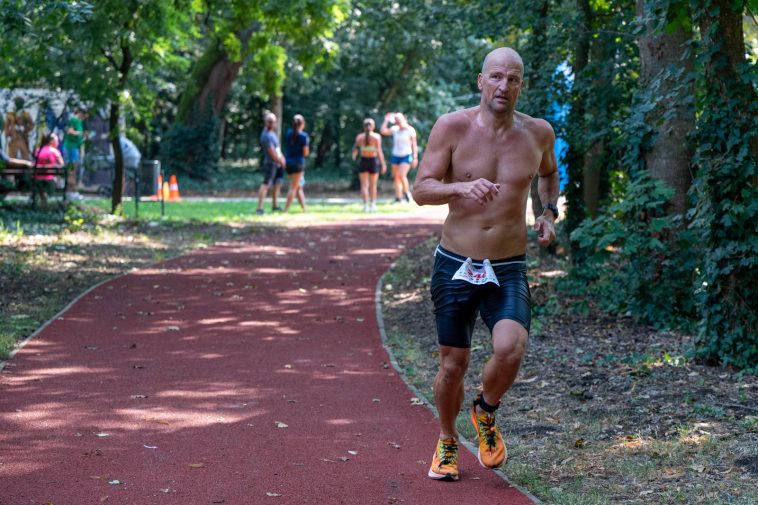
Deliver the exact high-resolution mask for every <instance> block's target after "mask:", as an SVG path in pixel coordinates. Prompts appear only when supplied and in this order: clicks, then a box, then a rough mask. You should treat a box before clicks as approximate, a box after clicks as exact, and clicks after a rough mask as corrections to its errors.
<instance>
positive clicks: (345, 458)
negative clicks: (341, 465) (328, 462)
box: [340, 456, 350, 461]
mask: <svg viewBox="0 0 758 505" xmlns="http://www.w3.org/2000/svg"><path fill="white" fill-rule="evenodd" d="M340 461H350V458H348V457H347V456H342V457H341V458H340Z"/></svg>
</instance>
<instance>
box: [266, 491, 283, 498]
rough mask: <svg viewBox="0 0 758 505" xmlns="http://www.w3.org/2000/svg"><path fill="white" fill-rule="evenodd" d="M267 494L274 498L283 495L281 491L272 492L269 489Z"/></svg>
mask: <svg viewBox="0 0 758 505" xmlns="http://www.w3.org/2000/svg"><path fill="white" fill-rule="evenodd" d="M266 496H270V497H272V498H274V497H277V496H282V495H281V494H279V493H272V492H270V491H269V492H267V493H266Z"/></svg>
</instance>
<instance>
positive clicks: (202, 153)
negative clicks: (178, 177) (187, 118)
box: [161, 116, 221, 180]
mask: <svg viewBox="0 0 758 505" xmlns="http://www.w3.org/2000/svg"><path fill="white" fill-rule="evenodd" d="M218 128H219V121H218V119H217V118H216V117H214V116H209V117H208V118H207V119H206V120H205V121H204V122H202V123H198V124H192V125H185V124H184V123H175V124H174V125H173V126H172V127H171V129H169V131H168V132H166V134H165V136H164V138H163V143H162V144H161V159H162V160H163V165H162V168H163V171H164V172H165V173H166V174H169V173H171V174H187V175H189V176H191V177H194V178H197V179H201V180H207V179H209V178H210V177H211V176H212V175H213V174H214V173H215V172H216V170H217V168H218V160H219V152H220V150H221V147H220V145H219V134H218ZM188 151H191V153H192V156H190V157H187V153H188Z"/></svg>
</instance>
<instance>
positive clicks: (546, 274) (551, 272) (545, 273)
mask: <svg viewBox="0 0 758 505" xmlns="http://www.w3.org/2000/svg"><path fill="white" fill-rule="evenodd" d="M537 273H538V275H539V276H540V277H547V278H548V279H552V278H556V277H564V276H566V275H568V272H566V271H565V270H546V271H539V270H538V271H537Z"/></svg>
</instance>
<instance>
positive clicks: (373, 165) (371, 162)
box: [358, 156, 379, 174]
mask: <svg viewBox="0 0 758 505" xmlns="http://www.w3.org/2000/svg"><path fill="white" fill-rule="evenodd" d="M361 172H368V173H370V174H378V173H379V158H377V157H376V156H375V157H373V158H365V157H363V156H361V161H360V163H359V164H358V173H361Z"/></svg>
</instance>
